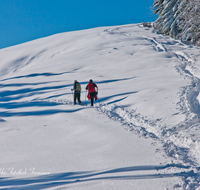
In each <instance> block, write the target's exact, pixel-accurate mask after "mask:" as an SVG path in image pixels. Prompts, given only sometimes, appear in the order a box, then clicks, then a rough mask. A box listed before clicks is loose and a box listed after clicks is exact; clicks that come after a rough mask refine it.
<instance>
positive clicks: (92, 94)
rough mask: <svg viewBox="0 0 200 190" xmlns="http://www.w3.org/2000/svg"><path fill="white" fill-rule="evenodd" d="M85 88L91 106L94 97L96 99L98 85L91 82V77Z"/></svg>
mask: <svg viewBox="0 0 200 190" xmlns="http://www.w3.org/2000/svg"><path fill="white" fill-rule="evenodd" d="M85 89H86V90H88V100H90V99H91V106H93V103H94V99H95V100H97V94H98V87H97V85H96V84H95V83H93V81H92V79H90V81H89V83H88V85H87V86H86V88H85Z"/></svg>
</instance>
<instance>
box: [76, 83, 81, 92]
mask: <svg viewBox="0 0 200 190" xmlns="http://www.w3.org/2000/svg"><path fill="white" fill-rule="evenodd" d="M76 90H78V91H81V85H80V84H79V83H78V82H77V83H76Z"/></svg>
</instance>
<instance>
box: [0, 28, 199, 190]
mask: <svg viewBox="0 0 200 190" xmlns="http://www.w3.org/2000/svg"><path fill="white" fill-rule="evenodd" d="M199 55H200V54H199V48H198V47H190V46H188V45H185V44H183V43H181V42H180V41H177V40H174V39H172V38H170V37H168V36H164V35H162V34H159V33H158V32H157V31H156V30H154V29H153V28H144V27H143V26H142V25H141V24H133V25H125V26H115V27H102V28H95V29H90V30H84V31H76V32H68V33H62V34H57V35H54V36H50V37H46V38H42V39H38V40H35V41H31V42H28V43H24V44H21V45H17V46H13V47H9V48H5V49H1V50H0V63H1V64H0V81H1V84H0V86H1V91H0V109H1V112H0V117H1V120H0V122H1V127H0V134H1V138H0V144H1V146H0V152H1V156H0V182H1V183H0V184H1V185H0V188H1V189H45V188H49V189H51V188H52V189H68V188H69V189H137V190H139V189H148V190H150V189H154V190H157V189H158V190H160V189H162V190H163V189H173V188H174V189H198V188H199V181H200V178H199V166H200V142H199V137H200V130H199V116H200V106H199V102H200V95H199V91H200V86H199V85H200V83H199V78H200V69H199V68H200V65H199V64H200V61H199ZM91 78H92V79H93V80H94V82H95V83H96V84H97V85H98V87H99V101H97V102H96V103H95V106H94V107H93V108H91V107H90V105H89V101H87V100H86V91H85V90H84V89H85V86H86V85H87V83H88V81H89V79H91ZM74 80H78V81H79V82H80V84H81V86H82V94H81V99H82V102H83V104H84V105H83V106H79V105H76V106H74V105H73V102H72V93H71V88H72V86H73V81H74Z"/></svg>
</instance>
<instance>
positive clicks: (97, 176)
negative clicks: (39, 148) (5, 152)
mask: <svg viewBox="0 0 200 190" xmlns="http://www.w3.org/2000/svg"><path fill="white" fill-rule="evenodd" d="M166 168H180V169H189V168H190V166H184V165H181V164H167V165H164V166H133V167H124V168H116V169H113V170H107V171H103V172H68V173H60V174H49V175H43V176H38V177H34V178H25V179H12V178H0V184H1V187H5V188H4V189H7V188H6V187H7V186H9V189H10V190H13V189H46V188H55V187H56V188H58V187H59V186H61V185H69V184H76V183H81V182H90V181H98V180H135V179H144V180H145V179H155V178H169V177H185V178H187V177H193V176H197V175H198V174H197V173H194V171H193V170H192V171H189V172H179V173H167V174H165V173H164V174H161V173H154V174H141V175H132V174H127V173H126V174H125V175H123V172H134V171H149V170H154V171H156V172H157V171H159V170H164V169H166ZM113 174H114V175H113Z"/></svg>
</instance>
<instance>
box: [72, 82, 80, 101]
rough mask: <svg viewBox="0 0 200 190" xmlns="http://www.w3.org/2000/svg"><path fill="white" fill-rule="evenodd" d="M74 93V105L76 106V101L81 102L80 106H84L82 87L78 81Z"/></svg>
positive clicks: (75, 83)
mask: <svg viewBox="0 0 200 190" xmlns="http://www.w3.org/2000/svg"><path fill="white" fill-rule="evenodd" d="M72 91H74V105H76V99H77V100H78V102H79V105H82V102H81V100H80V98H81V85H80V84H79V82H78V81H77V80H75V81H74V88H73V89H72Z"/></svg>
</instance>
